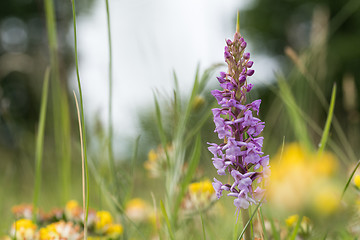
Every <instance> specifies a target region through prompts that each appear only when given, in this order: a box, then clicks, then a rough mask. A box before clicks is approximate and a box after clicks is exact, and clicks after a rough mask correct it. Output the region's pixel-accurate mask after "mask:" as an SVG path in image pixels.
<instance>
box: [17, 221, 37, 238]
mask: <svg viewBox="0 0 360 240" xmlns="http://www.w3.org/2000/svg"><path fill="white" fill-rule="evenodd" d="M36 228H37V226H36V225H35V224H34V223H33V222H32V221H31V220H29V219H19V220H17V221H16V222H15V223H14V224H13V225H12V227H11V230H10V236H11V237H12V238H14V239H18V240H19V239H20V240H22V239H24V240H25V239H35V237H36Z"/></svg>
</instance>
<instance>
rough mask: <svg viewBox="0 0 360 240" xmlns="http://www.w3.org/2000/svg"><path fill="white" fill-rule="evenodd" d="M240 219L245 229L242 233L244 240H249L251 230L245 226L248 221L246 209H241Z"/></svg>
mask: <svg viewBox="0 0 360 240" xmlns="http://www.w3.org/2000/svg"><path fill="white" fill-rule="evenodd" d="M241 218H242V222H243V227H244V228H246V229H245V233H244V240H251V228H250V227H248V226H247V224H248V222H249V220H250V216H249V210H248V209H241Z"/></svg>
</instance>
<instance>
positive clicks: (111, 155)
mask: <svg viewBox="0 0 360 240" xmlns="http://www.w3.org/2000/svg"><path fill="white" fill-rule="evenodd" d="M106 16H107V29H108V44H109V116H108V118H109V119H108V121H109V122H108V134H109V140H108V154H109V161H110V168H111V169H112V175H113V180H114V179H116V171H115V160H114V151H113V148H112V147H113V146H112V143H113V125H112V78H113V73H112V44H111V27H110V11H109V1H108V0H106Z"/></svg>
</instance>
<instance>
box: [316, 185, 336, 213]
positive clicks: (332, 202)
mask: <svg viewBox="0 0 360 240" xmlns="http://www.w3.org/2000/svg"><path fill="white" fill-rule="evenodd" d="M340 196H341V194H340V191H339V190H338V189H337V188H334V187H333V186H327V187H325V188H323V189H319V191H318V192H317V193H316V194H315V201H314V204H315V209H316V210H317V211H318V212H319V213H321V214H323V215H329V214H331V213H333V212H335V211H336V210H337V209H338V207H339V205H340Z"/></svg>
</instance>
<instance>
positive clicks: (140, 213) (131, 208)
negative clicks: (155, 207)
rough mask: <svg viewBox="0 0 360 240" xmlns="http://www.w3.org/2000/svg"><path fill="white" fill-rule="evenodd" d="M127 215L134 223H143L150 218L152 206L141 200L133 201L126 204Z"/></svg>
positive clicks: (135, 199)
mask: <svg viewBox="0 0 360 240" xmlns="http://www.w3.org/2000/svg"><path fill="white" fill-rule="evenodd" d="M125 213H126V215H127V216H128V217H129V218H130V219H131V220H132V221H134V222H143V221H146V220H148V219H149V218H150V214H151V209H150V206H149V205H148V204H147V203H146V202H145V201H144V200H142V199H140V198H134V199H131V200H130V201H129V202H128V203H127V204H126V209H125Z"/></svg>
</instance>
